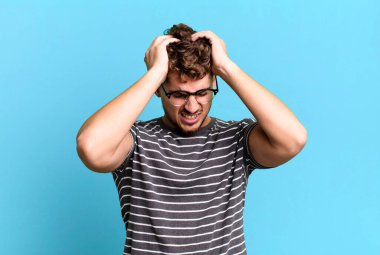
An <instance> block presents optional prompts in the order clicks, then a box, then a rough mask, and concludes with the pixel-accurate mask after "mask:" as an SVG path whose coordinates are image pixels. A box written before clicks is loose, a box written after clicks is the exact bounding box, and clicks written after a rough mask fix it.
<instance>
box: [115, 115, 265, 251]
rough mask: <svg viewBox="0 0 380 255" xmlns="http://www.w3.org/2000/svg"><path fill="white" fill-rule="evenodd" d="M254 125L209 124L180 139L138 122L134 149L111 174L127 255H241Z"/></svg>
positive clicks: (157, 125) (154, 123)
mask: <svg viewBox="0 0 380 255" xmlns="http://www.w3.org/2000/svg"><path fill="white" fill-rule="evenodd" d="M256 124H257V122H256V121H255V120H254V119H248V118H247V119H244V120H242V121H227V122H226V121H222V120H220V119H217V118H214V117H211V121H210V123H209V124H208V125H207V126H205V127H202V128H201V129H200V130H199V131H198V132H197V133H195V134H192V135H185V136H184V135H183V134H181V133H179V132H178V131H177V130H175V129H172V128H170V127H168V126H166V125H165V124H164V123H163V122H162V118H156V119H153V120H150V121H137V122H136V123H135V124H134V125H133V126H132V128H131V133H132V136H133V147H132V149H131V152H130V153H129V155H128V156H127V158H126V159H125V161H124V162H123V163H122V164H121V165H120V166H119V167H118V168H116V169H115V171H113V172H112V176H113V178H114V181H115V184H116V186H117V190H118V192H119V199H120V206H121V214H122V217H123V220H124V223H125V227H126V240H125V246H124V254H134V255H139V254H190V255H195V254H208V255H209V254H234V255H236V254H246V253H247V252H246V247H245V240H244V231H243V209H244V201H245V199H244V198H245V190H246V186H247V181H248V176H249V175H250V174H251V172H252V171H253V169H255V168H269V167H264V166H262V165H260V164H259V163H258V162H256V161H255V160H254V158H253V157H252V155H251V154H250V152H249V149H248V140H247V139H248V134H249V132H250V130H251V129H253V128H254V127H255V126H256Z"/></svg>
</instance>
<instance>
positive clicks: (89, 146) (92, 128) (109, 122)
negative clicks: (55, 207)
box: [76, 35, 178, 172]
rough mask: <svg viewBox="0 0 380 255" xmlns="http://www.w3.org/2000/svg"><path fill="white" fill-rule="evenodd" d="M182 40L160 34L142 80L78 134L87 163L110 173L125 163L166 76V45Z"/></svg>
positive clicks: (154, 42) (81, 155) (80, 146)
mask: <svg viewBox="0 0 380 255" xmlns="http://www.w3.org/2000/svg"><path fill="white" fill-rule="evenodd" d="M175 41H178V39H176V38H173V37H172V36H169V35H166V36H159V37H157V38H156V39H155V40H154V41H153V43H152V44H151V45H150V47H149V49H148V50H147V52H146V54H145V59H144V60H145V63H146V65H147V69H148V71H147V72H146V73H145V74H144V76H143V77H142V78H140V80H138V81H137V82H136V83H135V84H133V85H132V86H131V87H129V88H128V89H127V90H125V91H124V92H123V93H121V94H120V95H119V96H117V97H116V98H114V99H113V100H112V101H110V102H109V103H107V104H106V105H105V106H103V107H102V108H101V109H99V110H98V111H97V112H95V113H94V114H93V115H92V116H91V117H90V118H89V119H87V120H86V122H85V123H84V124H83V125H82V127H81V128H80V130H79V132H78V134H77V138H76V140H77V152H78V155H79V157H80V158H81V160H82V161H83V163H84V164H85V165H86V166H87V167H88V168H89V169H91V170H93V171H96V172H110V171H113V170H114V169H115V168H116V167H117V166H119V165H121V163H122V162H123V160H124V159H125V158H126V156H127V155H128V152H129V150H130V149H131V148H132V138H131V135H130V128H131V127H132V125H133V123H134V122H135V121H136V120H137V118H138V116H139V115H140V114H141V112H142V111H143V110H144V108H145V106H146V105H147V104H148V102H149V100H150V99H151V97H152V96H153V94H154V92H155V91H156V90H157V89H158V88H159V86H160V85H161V83H162V82H163V81H164V80H165V79H166V76H167V72H168V56H167V51H166V46H167V45H168V44H169V43H171V42H175Z"/></svg>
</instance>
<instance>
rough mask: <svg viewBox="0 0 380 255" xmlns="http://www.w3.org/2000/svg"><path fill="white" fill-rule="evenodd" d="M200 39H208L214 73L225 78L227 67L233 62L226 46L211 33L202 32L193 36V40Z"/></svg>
mask: <svg viewBox="0 0 380 255" xmlns="http://www.w3.org/2000/svg"><path fill="white" fill-rule="evenodd" d="M200 37H205V38H207V39H208V40H209V41H210V43H211V55H212V72H213V73H214V74H216V75H219V76H221V77H223V76H222V75H223V73H224V72H225V69H226V68H225V66H226V65H227V64H230V63H231V62H232V61H231V59H230V58H229V56H228V55H227V50H226V44H225V43H224V41H223V40H222V39H221V38H219V37H218V36H217V35H216V34H214V33H213V32H211V31H200V32H197V33H194V34H193V35H192V40H193V41H196V40H197V39H198V38H200Z"/></svg>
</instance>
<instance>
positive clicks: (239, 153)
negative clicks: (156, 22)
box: [77, 24, 307, 254]
mask: <svg viewBox="0 0 380 255" xmlns="http://www.w3.org/2000/svg"><path fill="white" fill-rule="evenodd" d="M144 60H145V63H146V65H147V69H148V70H147V72H146V73H145V74H144V75H143V77H142V78H141V79H140V80H138V81H137V82H136V83H135V84H133V85H132V86H131V87H130V88H128V89H127V90H126V91H124V92H123V93H122V94H120V95H119V96H118V97H116V98H115V99H113V100H112V101H111V102H109V103H108V104H106V105H105V106H104V107H102V108H101V109H100V110H98V111H97V112H96V113H95V114H94V115H93V116H91V117H90V118H89V119H88V120H87V121H86V122H85V123H84V124H83V126H82V127H81V129H80V130H79V132H78V136H77V150H78V154H79V156H80V158H81V159H82V161H83V162H84V164H85V165H86V166H87V167H88V168H89V169H91V170H93V171H96V172H112V175H113V177H114V180H115V184H116V185H117V189H118V192H119V198H120V205H121V212H122V216H123V219H124V222H125V226H126V235H127V236H126V241H125V247H124V253H125V254H246V247H245V240H244V232H243V209H244V197H245V189H246V185H247V182H248V177H249V175H250V174H251V172H252V171H253V169H255V168H273V167H276V166H278V165H281V164H283V163H285V162H287V161H288V160H290V159H291V158H292V157H294V156H295V155H296V154H297V153H298V152H299V151H300V150H301V149H302V148H303V147H304V145H305V143H306V139H307V133H306V130H305V128H304V127H303V126H302V124H301V123H300V122H299V121H298V120H297V118H296V117H295V116H294V115H293V113H292V112H291V111H290V110H289V109H288V108H287V107H286V106H285V105H284V104H283V103H282V102H281V101H280V100H279V99H277V98H276V97H275V96H274V95H272V94H271V93H270V92H269V91H268V90H266V89H265V88H264V87H263V86H261V85H260V84H258V83H257V82H256V81H254V80H253V79H252V78H251V77H249V76H248V75H247V74H246V73H244V72H243V71H242V70H241V69H240V68H239V67H238V66H237V64H236V63H234V62H233V61H232V60H231V59H230V58H229V57H228V54H227V52H226V46H225V43H224V42H223V40H221V39H220V38H219V37H218V36H217V35H215V34H214V33H213V32H211V31H201V32H195V31H194V30H193V29H192V28H190V27H188V26H186V25H184V24H178V25H174V26H173V27H172V28H170V29H169V30H167V31H166V33H165V35H164V36H158V37H157V38H156V39H155V40H154V41H153V43H152V44H151V45H150V47H149V48H148V50H147V52H146V54H145V59H144ZM216 76H219V77H221V78H222V79H223V80H224V81H225V82H226V83H227V84H228V85H229V86H230V87H231V88H232V89H233V90H234V91H235V92H236V93H237V94H238V95H239V97H240V98H241V99H242V101H243V102H244V104H245V105H246V106H247V107H248V109H249V110H250V112H251V113H252V115H253V116H255V119H256V120H257V121H256V120H254V119H253V118H247V119H244V120H242V121H223V120H220V119H218V118H214V117H211V116H208V113H209V110H210V108H211V103H212V99H213V97H214V96H215V95H216V93H217V92H218V85H217V78H216ZM154 94H156V96H158V97H160V98H161V100H162V105H163V109H164V112H165V114H164V116H163V117H159V118H156V119H153V120H150V121H137V118H138V116H139V115H140V113H141V112H142V111H143V109H144V107H145V106H146V104H147V103H148V102H149V100H150V98H151V97H152V96H153V95H154ZM226 107H228V102H226Z"/></svg>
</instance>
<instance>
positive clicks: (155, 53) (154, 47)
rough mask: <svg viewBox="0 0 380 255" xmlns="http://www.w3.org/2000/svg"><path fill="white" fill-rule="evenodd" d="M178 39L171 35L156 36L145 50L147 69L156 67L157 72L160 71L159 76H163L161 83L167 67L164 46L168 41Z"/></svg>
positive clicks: (166, 55)
mask: <svg viewBox="0 0 380 255" xmlns="http://www.w3.org/2000/svg"><path fill="white" fill-rule="evenodd" d="M178 41H179V39H177V38H174V37H173V36H172V35H162V36H158V37H156V39H155V40H154V41H153V42H152V44H151V45H150V46H149V48H148V49H147V51H146V52H145V57H144V62H145V64H146V67H147V70H150V69H151V68H157V69H158V70H159V72H161V77H163V80H162V81H161V83H162V82H164V81H165V78H166V76H167V73H168V69H169V65H168V63H169V58H168V52H167V51H166V46H167V45H168V44H169V43H172V42H178Z"/></svg>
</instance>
